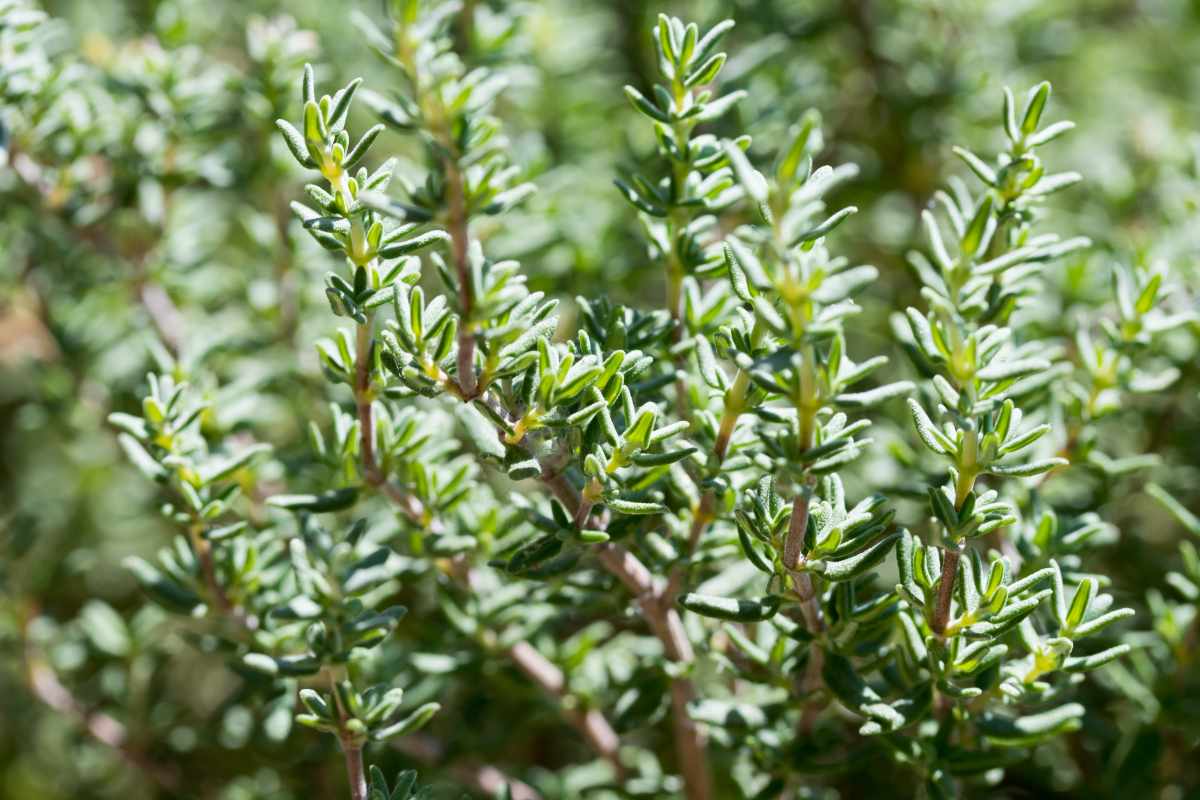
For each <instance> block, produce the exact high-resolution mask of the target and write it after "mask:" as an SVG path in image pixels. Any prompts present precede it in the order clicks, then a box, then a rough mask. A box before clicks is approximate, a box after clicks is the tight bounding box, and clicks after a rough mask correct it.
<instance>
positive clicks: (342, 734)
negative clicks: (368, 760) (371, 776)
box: [329, 671, 367, 800]
mask: <svg viewBox="0 0 1200 800" xmlns="http://www.w3.org/2000/svg"><path fill="white" fill-rule="evenodd" d="M329 693H330V694H331V695H333V703H334V706H335V707H336V708H337V715H338V744H339V745H340V746H341V748H342V755H343V756H345V759H346V779H347V780H348V781H349V782H350V800H366V797H367V772H366V770H365V769H364V768H363V757H362V745H363V737H362V735H361V734H358V735H356V734H354V733H353V732H351V731H350V730H349V729H348V728H347V726H346V723H347V721H349V719H350V715H349V714H348V713H346V709H345V708H344V707H343V706H342V697H341V695H340V694H339V693H338V689H337V681H336V679H335V677H334V673H333V672H332V671H331V672H330V673H329Z"/></svg>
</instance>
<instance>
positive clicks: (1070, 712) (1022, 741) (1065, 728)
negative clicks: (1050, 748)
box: [977, 703, 1084, 747]
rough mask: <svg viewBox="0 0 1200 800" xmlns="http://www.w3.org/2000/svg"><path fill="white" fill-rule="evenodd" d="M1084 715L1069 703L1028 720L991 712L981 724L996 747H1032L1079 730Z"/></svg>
mask: <svg viewBox="0 0 1200 800" xmlns="http://www.w3.org/2000/svg"><path fill="white" fill-rule="evenodd" d="M1083 715H1084V708H1083V706H1081V705H1080V704H1079V703H1068V704H1066V705H1063V706H1059V707H1058V708H1054V709H1051V710H1049V711H1043V712H1042V713H1040V714H1030V715H1028V716H1024V717H1006V716H1001V715H999V714H995V713H987V714H984V715H983V716H982V717H980V719H979V721H978V723H977V724H978V726H979V730H980V732H982V733H983V735H984V737H985V738H986V739H987V740H988V741H989V742H991V743H992V744H995V745H998V746H1000V747H1031V746H1033V745H1035V744H1038V743H1040V742H1044V741H1046V740H1047V739H1050V738H1052V737H1054V736H1058V735H1059V734H1063V733H1068V732H1070V731H1075V730H1079V728H1080V726H1081V725H1082V724H1083V723H1082V719H1083Z"/></svg>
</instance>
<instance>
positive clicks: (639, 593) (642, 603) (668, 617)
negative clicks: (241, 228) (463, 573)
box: [542, 469, 712, 800]
mask: <svg viewBox="0 0 1200 800" xmlns="http://www.w3.org/2000/svg"><path fill="white" fill-rule="evenodd" d="M542 481H543V482H544V483H545V484H546V486H547V487H548V488H549V489H550V491H551V492H552V493H553V494H554V496H555V497H557V498H558V499H559V501H560V502H561V503H562V504H563V505H564V506H565V507H566V509H567V511H568V512H570V513H571V514H572V515H574V516H576V517H578V515H579V513H580V509H581V508H582V507H583V503H584V500H583V499H582V498H581V496H580V494H579V492H577V491H576V490H575V487H573V486H572V485H571V484H570V482H569V481H567V479H566V478H565V477H564V476H563V475H562V473H560V472H556V471H549V470H545V469H543V471H542ZM589 509H590V507H589ZM592 524H594V525H595V526H596V527H602V525H601V523H600V522H598V521H594V520H593V523H592ZM595 549H596V552H597V554H598V557H599V560H600V563H601V565H602V566H603V567H604V568H605V569H606V570H608V572H610V573H611V574H613V575H614V576H616V578H617V579H618V580H620V581H621V583H622V584H624V585H625V587H626V588H627V589H628V590H629V592H630V593H631V594H632V595H633V596H634V598H635V599H636V601H637V603H638V607H639V608H640V609H641V611H642V616H643V618H644V619H645V620H646V623H647V624H648V625H649V626H650V629H651V631H652V632H653V633H654V635H655V636H656V637H657V638H658V640H659V641H660V642H661V643H662V646H663V651H664V652H665V653H666V656H667V658H668V659H670V660H671V661H674V662H676V663H678V664H690V663H691V662H692V661H694V660H695V654H694V652H693V651H692V643H691V640H690V639H688V636H687V631H685V630H684V628H683V620H682V619H681V618H680V617H679V612H678V611H677V610H676V609H675V604H674V598H673V597H670V596H668V595H667V590H668V585H664V586H661V587H660V586H659V585H657V583H656V581H655V580H654V575H653V574H652V573H651V572H650V570H649V569H647V567H646V565H645V564H643V563H642V562H641V560H640V559H639V558H638V557H637V556H636V555H634V554H633V553H631V552H630V551H629V550H627V549H625V548H624V547H622V546H621V545H619V544H615V543H613V542H606V543H605V544H602V545H598V546H597V547H596V548H595ZM695 697H696V691H695V687H694V686H693V685H692V682H691V680H690V679H688V678H687V677H684V676H677V677H673V678H672V679H671V718H672V727H673V728H674V732H675V735H674V739H675V753H676V757H677V758H678V760H679V771H680V773H681V774H682V776H683V782H684V786H685V794H686V797H687V798H688V800H708V799H709V798H711V797H712V777H711V775H710V774H709V770H708V754H707V752H706V747H707V742H706V737H705V736H704V732H703V731H701V730H700V727H699V726H698V725H697V724H696V722H695V720H693V719H692V717H691V714H690V713H689V712H688V704H689V703H691V701H692V700H693V699H695Z"/></svg>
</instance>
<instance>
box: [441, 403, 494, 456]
mask: <svg viewBox="0 0 1200 800" xmlns="http://www.w3.org/2000/svg"><path fill="white" fill-rule="evenodd" d="M454 416H455V417H457V418H458V421H459V422H460V423H462V426H463V430H464V431H465V432H466V434H467V438H468V439H470V441H471V444H473V445H474V446H475V448H476V449H478V450H479V452H480V453H482V454H483V455H485V456H490V457H492V458H497V459H503V458H504V453H505V448H504V444H503V443H502V442H501V441H500V436H499V434H498V433H497V431H496V426H495V425H493V424H492V423H491V422H490V421H489V420H488V418H487V417H485V416H484V415H483V414H482V413H481V412H480V411H479V409H477V408H476V407H475V406H474V404H472V403H463V404H462V405H459V406H458V407H457V408H456V409H455V410H454Z"/></svg>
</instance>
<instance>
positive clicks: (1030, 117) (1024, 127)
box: [1021, 81, 1050, 136]
mask: <svg viewBox="0 0 1200 800" xmlns="http://www.w3.org/2000/svg"><path fill="white" fill-rule="evenodd" d="M1049 99H1050V83H1049V82H1048V81H1042V82H1041V83H1039V84H1038V85H1037V86H1035V87H1033V89H1031V90H1030V92H1029V102H1028V103H1026V104H1025V116H1024V118H1023V119H1022V120H1021V133H1023V134H1025V135H1026V136H1028V135H1030V134H1031V133H1033V132H1034V131H1036V130H1037V127H1038V123H1039V122H1040V121H1041V119H1042V112H1043V111H1045V110H1046V101H1047V100H1049Z"/></svg>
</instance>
